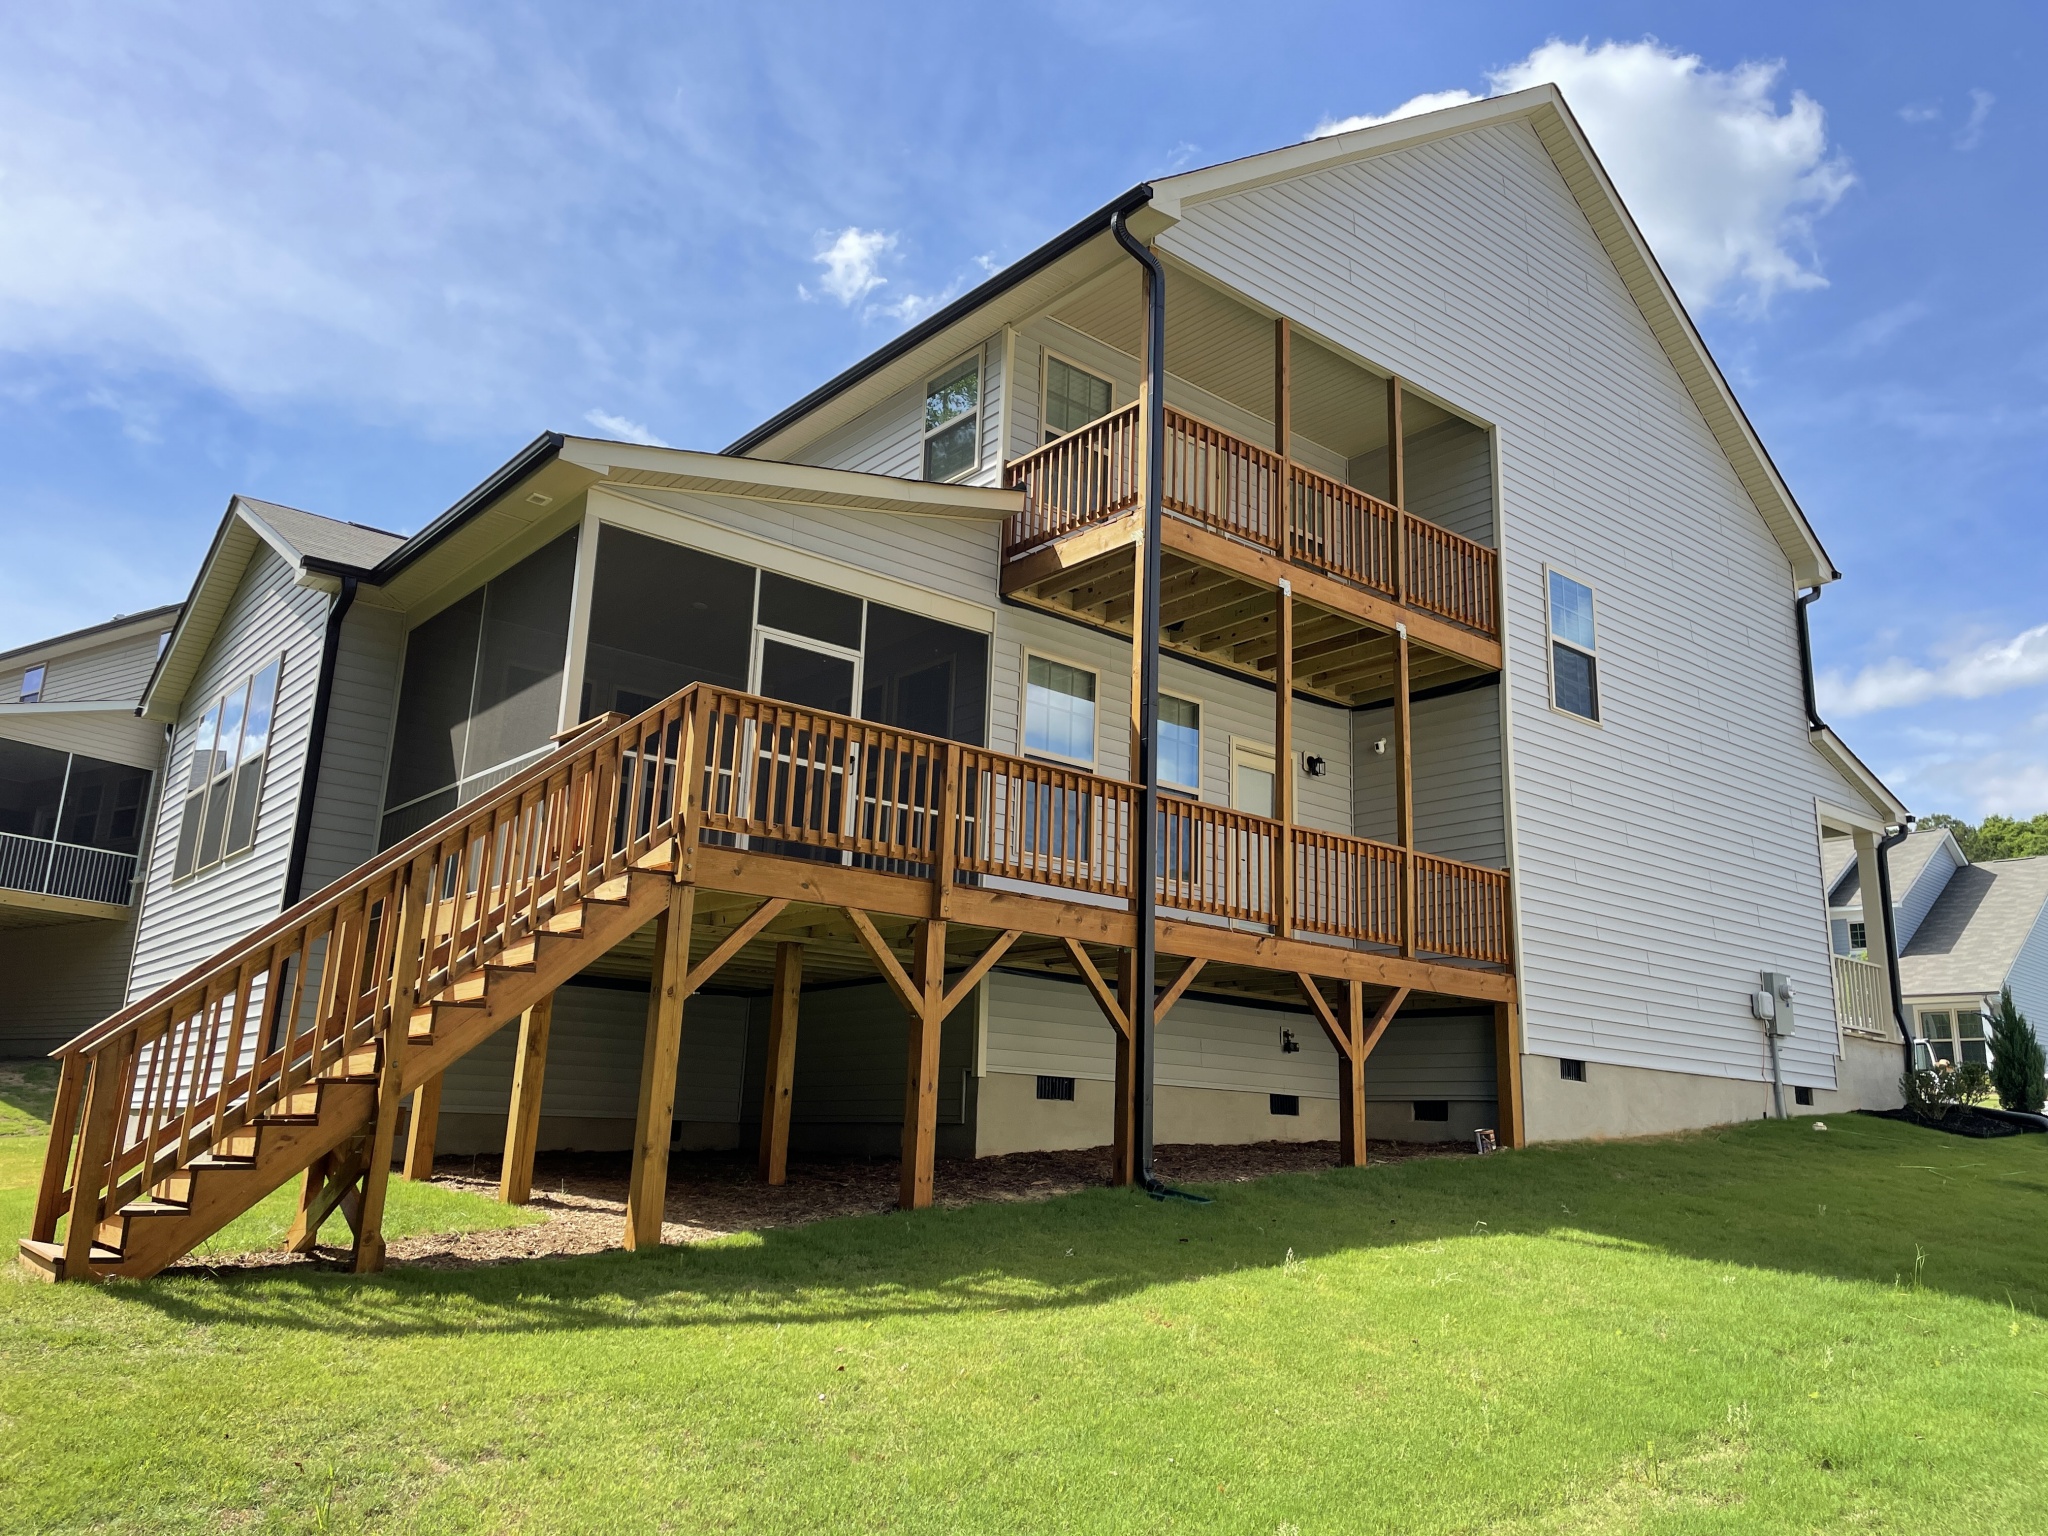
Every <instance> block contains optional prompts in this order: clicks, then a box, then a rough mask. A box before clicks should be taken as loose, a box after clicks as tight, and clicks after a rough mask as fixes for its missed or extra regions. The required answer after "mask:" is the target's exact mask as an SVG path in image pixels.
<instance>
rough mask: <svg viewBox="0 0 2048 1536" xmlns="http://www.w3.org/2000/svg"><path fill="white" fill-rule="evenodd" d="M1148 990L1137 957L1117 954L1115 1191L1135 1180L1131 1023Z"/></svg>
mask: <svg viewBox="0 0 2048 1536" xmlns="http://www.w3.org/2000/svg"><path fill="white" fill-rule="evenodd" d="M1150 990H1151V989H1150V988H1149V987H1140V986H1139V985H1138V957H1137V956H1136V955H1135V954H1134V953H1132V952H1131V951H1130V950H1128V949H1126V950H1120V951H1118V954H1117V962H1116V995H1117V1002H1118V1005H1119V1006H1120V1007H1122V1009H1123V1011H1124V1027H1123V1028H1122V1029H1120V1030H1118V1031H1117V1032H1116V1114H1115V1117H1114V1124H1113V1127H1112V1129H1111V1131H1110V1136H1111V1140H1110V1144H1109V1182H1110V1183H1112V1184H1114V1185H1116V1186H1117V1187H1118V1188H1125V1187H1128V1186H1129V1185H1132V1184H1135V1183H1136V1182H1137V1181H1138V1147H1137V1142H1136V1140H1135V1139H1134V1138H1133V1136H1132V1134H1131V1133H1132V1131H1133V1129H1134V1128H1135V1126H1136V1124H1137V1119H1138V1036H1137V1032H1136V1031H1135V1030H1134V1029H1132V1028H1131V1024H1130V1021H1131V1020H1132V1019H1135V1018H1136V1017H1137V1016H1138V1015H1137V1010H1138V1009H1139V1008H1140V1007H1142V1006H1143V1005H1144V1002H1145V994H1146V992H1148V991H1150Z"/></svg>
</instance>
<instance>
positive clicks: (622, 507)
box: [590, 484, 996, 634]
mask: <svg viewBox="0 0 2048 1536" xmlns="http://www.w3.org/2000/svg"><path fill="white" fill-rule="evenodd" d="M636 491H637V494H636ZM688 495H689V493H688V492H678V491H673V490H668V489H665V488H661V487H655V486H647V487H639V488H635V487H628V486H621V485H617V484H610V485H599V486H593V487H592V488H591V492H590V510H591V512H592V513H593V514H594V515H595V516H596V518H597V519H598V521H599V522H601V523H609V524H611V525H613V526H615V527H619V528H628V529H631V530H632V531H633V532H635V533H644V534H647V535H648V536H649V537H651V538H657V539H666V540H668V541H669V542H670V543H672V544H683V545H687V546H688V547H689V548H691V549H701V550H703V551H704V552H705V553H706V554H710V555H720V556H723V557H724V558H725V559H728V560H737V561H740V562H741V563H742V564H745V565H755V566H759V567H760V568H761V569H763V570H767V571H774V572H776V573H777V574H779V575H783V576H794V577H795V578H796V579H797V580H799V581H808V582H810V583H812V584H813V585H815V586H820V587H829V588H831V589H832V590H833V591H835V592H846V593H850V594H852V595H853V596H856V597H865V598H871V599H873V600H874V601H875V602H878V603H887V604H888V605H889V606H890V607H892V608H902V609H905V610H907V611H909V612H911V613H921V614H925V615H927V616H929V617H931V618H934V619H941V620H943V621H945V622H946V623H948V624H957V625H959V626H960V627H961V628H962V629H972V630H977V631H979V632H980V633H982V634H993V633H994V632H995V627H996V615H995V610H994V609H993V608H986V607H983V606H982V605H981V604H979V603H970V602H968V601H966V600H965V599H963V598H958V597H951V596H949V595H947V594H946V593H944V592H934V591H932V590H931V589H930V588H929V587H921V586H918V585H916V584H915V583H912V582H908V581H904V580H902V579H901V578H899V577H895V576H887V575H884V574H882V573H881V572H879V571H871V570H868V569H866V568H865V567H863V566H858V565H849V564H848V563H846V562H845V561H843V560H834V559H832V558H831V557H830V556H827V555H818V554H813V553H811V552H810V551H809V550H804V549H797V548H795V547H794V546H792V545H788V544H783V543H779V542H777V541H776V540H774V539H767V538H763V537H762V536H761V535H759V534H757V533H749V532H747V531H745V530H743V529H739V528H734V527H731V526H729V525H727V524H725V523H720V522H716V521H713V520H712V519H710V518H708V517H699V516H696V515H695V514H693V513H691V512H690V511H688V510H686V508H687V505H688V502H687V497H688Z"/></svg>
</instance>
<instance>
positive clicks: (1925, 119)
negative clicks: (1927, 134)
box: [1899, 101, 1941, 126]
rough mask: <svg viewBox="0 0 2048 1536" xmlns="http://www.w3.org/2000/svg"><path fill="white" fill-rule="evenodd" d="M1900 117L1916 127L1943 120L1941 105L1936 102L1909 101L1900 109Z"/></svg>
mask: <svg viewBox="0 0 2048 1536" xmlns="http://www.w3.org/2000/svg"><path fill="white" fill-rule="evenodd" d="M1899 117H1900V118H1901V119H1902V120H1903V121H1905V122H1909V123H1912V124H1914V125H1916V126H1917V125H1919V124H1921V123H1934V122H1939V121H1940V120H1941V103H1939V102H1935V101H1909V102H1907V103H1906V105H1904V106H1903V107H1901V108H1899Z"/></svg>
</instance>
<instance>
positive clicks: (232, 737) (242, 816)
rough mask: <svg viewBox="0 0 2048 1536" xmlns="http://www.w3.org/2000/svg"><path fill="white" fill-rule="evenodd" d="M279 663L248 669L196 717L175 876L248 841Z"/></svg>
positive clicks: (260, 788) (209, 862)
mask: <svg viewBox="0 0 2048 1536" xmlns="http://www.w3.org/2000/svg"><path fill="white" fill-rule="evenodd" d="M283 668H284V661H283V658H281V657H280V658H279V659H278V660H276V661H273V662H271V663H270V664H269V665H267V666H265V667H263V668H261V669H259V670H258V671H256V672H254V673H252V674H250V675H249V676H248V677H246V678H244V679H242V681H240V682H239V683H237V684H236V685H235V686H234V687H233V688H230V689H228V690H227V691H226V692H225V693H223V694H221V695H220V696H219V697H218V698H217V699H215V700H214V702H213V704H212V706H211V707H210V708H208V709H207V711H206V712H205V714H203V715H201V716H200V717H199V727H198V730H197V731H196V732H195V733H194V737H193V742H192V763H191V767H190V769H189V770H188V771H187V774H186V781H185V799H184V813H183V816H182V818H181V819H180V823H179V827H178V853H177V859H176V861H175V863H174V864H173V867H172V871H171V873H172V877H173V878H175V879H183V878H184V877H185V876H187V875H189V874H193V873H195V872H196V871H198V870H202V869H206V868H209V867H211V866H212V865H215V864H218V863H220V862H221V861H222V860H223V859H226V858H229V857H231V856H233V855H234V854H237V853H241V852H243V851H245V850H246V849H248V848H250V847H253V846H254V845H255V842H256V812H257V808H258V801H259V799H260V797H261V795H262V792H263V767H264V764H265V763H266V762H267V761H268V760H269V756H270V733H271V723H272V717H273V716H274V715H275V713H276V710H277V685H278V679H279V677H280V675H281V674H282V672H283Z"/></svg>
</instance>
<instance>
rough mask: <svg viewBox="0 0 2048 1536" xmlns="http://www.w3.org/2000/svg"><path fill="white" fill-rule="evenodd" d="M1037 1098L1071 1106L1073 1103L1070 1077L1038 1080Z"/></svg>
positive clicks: (1072, 1081)
mask: <svg viewBox="0 0 2048 1536" xmlns="http://www.w3.org/2000/svg"><path fill="white" fill-rule="evenodd" d="M1038 1096H1039V1097H1040V1098H1041V1099H1058V1100H1061V1101H1063V1102H1065V1103H1069V1104H1071V1103H1072V1102H1073V1101H1074V1080H1073V1079H1072V1078H1071V1077H1045V1076H1042V1075H1041V1076H1040V1078H1039V1079H1038Z"/></svg>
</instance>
